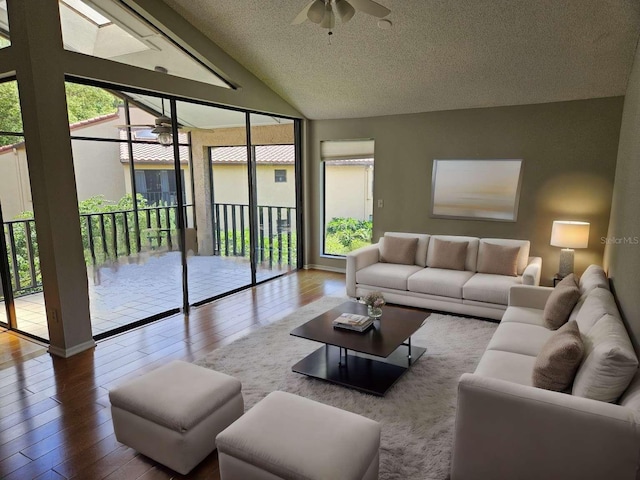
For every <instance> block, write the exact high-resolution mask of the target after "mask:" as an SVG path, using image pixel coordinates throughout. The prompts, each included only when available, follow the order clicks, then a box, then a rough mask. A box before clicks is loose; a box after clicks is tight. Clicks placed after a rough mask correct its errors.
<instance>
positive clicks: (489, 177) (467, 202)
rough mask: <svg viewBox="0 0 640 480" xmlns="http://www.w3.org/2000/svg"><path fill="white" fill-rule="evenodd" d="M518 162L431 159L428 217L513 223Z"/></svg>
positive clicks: (519, 176) (519, 173)
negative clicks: (429, 210) (429, 208)
mask: <svg viewBox="0 0 640 480" xmlns="http://www.w3.org/2000/svg"><path fill="white" fill-rule="evenodd" d="M522 164H523V160H521V159H500V160H435V159H434V160H433V172H432V176H431V182H432V184H431V216H432V217H436V218H461V219H469V220H494V221H501V222H515V221H516V220H517V218H518V202H519V200H520V185H521V184H522Z"/></svg>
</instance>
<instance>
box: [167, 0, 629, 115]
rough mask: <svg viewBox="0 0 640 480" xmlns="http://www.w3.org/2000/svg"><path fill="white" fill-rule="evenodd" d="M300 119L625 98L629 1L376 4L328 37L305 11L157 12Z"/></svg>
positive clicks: (291, 5) (174, 2)
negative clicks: (171, 16) (186, 28)
mask: <svg viewBox="0 0 640 480" xmlns="http://www.w3.org/2000/svg"><path fill="white" fill-rule="evenodd" d="M164 2H165V3H167V4H168V5H169V6H170V7H172V8H173V9H174V10H176V11H177V12H178V13H179V14H180V15H182V16H183V17H184V18H185V19H187V20H188V21H189V22H190V23H191V24H192V25H194V27H195V28H197V29H199V30H200V31H202V32H203V33H204V34H205V35H207V36H208V37H209V38H211V40H213V41H214V42H215V43H217V44H218V45H219V46H220V47H222V48H223V49H224V50H225V51H226V52H227V53H228V54H230V55H231V56H232V57H234V58H235V59H236V60H237V61H238V62H240V63H241V64H242V65H244V66H245V67H246V68H247V69H249V70H250V71H251V72H253V73H254V74H255V75H256V76H257V77H259V78H260V79H261V80H262V81H263V82H264V83H266V84H267V85H268V86H269V87H271V88H272V89H273V90H274V91H275V92H277V93H278V94H279V95H280V96H282V97H283V98H284V99H285V100H287V101H288V102H289V103H290V104H291V105H293V106H294V107H296V108H297V109H298V110H299V111H300V112H301V113H303V114H304V115H305V116H306V117H308V118H310V119H328V118H357V117H369V116H377V115H389V114H401V113H417V112H428V111H436V110H451V109H460V108H474V107H489V106H500V105H520V104H531V103H545V102H555V101H563V100H576V99H584V98H597V97H607V96H615V95H624V93H625V89H626V84H627V78H628V76H629V72H630V69H631V65H632V62H633V56H634V51H635V48H636V43H637V41H638V35H639V32H640V2H638V1H637V0H378V2H379V3H380V4H382V5H384V6H386V7H388V8H390V9H391V14H390V15H389V16H388V17H387V18H388V19H389V20H390V21H391V22H392V24H393V26H392V28H391V29H388V30H382V29H380V28H378V26H377V19H376V18H374V17H371V16H369V15H365V14H363V13H356V15H355V16H354V18H353V19H352V20H351V21H350V22H349V23H346V24H344V25H342V24H340V21H337V22H336V27H335V28H334V29H333V35H332V37H331V44H329V36H328V35H327V30H325V29H322V28H320V27H319V26H318V25H316V24H313V23H311V22H308V21H307V22H305V23H303V24H301V25H291V21H292V20H293V19H294V18H295V16H296V15H297V14H298V12H299V11H300V10H302V9H303V8H304V7H305V6H306V5H307V4H308V0H215V1H211V0H164Z"/></svg>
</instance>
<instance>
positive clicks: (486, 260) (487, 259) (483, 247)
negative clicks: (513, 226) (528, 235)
mask: <svg viewBox="0 0 640 480" xmlns="http://www.w3.org/2000/svg"><path fill="white" fill-rule="evenodd" d="M519 253H520V247H519V246H513V247H511V246H507V245H496V244H494V243H480V254H479V256H478V258H479V260H478V272H479V273H491V274H494V275H508V276H510V277H517V276H518V254H519Z"/></svg>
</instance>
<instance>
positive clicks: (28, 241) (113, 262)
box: [0, 84, 299, 340]
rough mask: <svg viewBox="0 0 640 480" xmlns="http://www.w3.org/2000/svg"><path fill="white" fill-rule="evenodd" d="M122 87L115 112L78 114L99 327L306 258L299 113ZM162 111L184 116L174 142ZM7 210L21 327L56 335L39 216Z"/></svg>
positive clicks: (76, 136) (123, 323) (83, 208)
mask: <svg viewBox="0 0 640 480" xmlns="http://www.w3.org/2000/svg"><path fill="white" fill-rule="evenodd" d="M74 85H76V84H74ZM86 88H88V89H95V90H99V91H101V92H105V90H102V89H101V88H99V87H97V86H95V87H94V86H89V85H87V86H86ZM112 92H113V91H111V90H110V91H109V95H113V93H112ZM113 97H114V100H113V102H114V105H115V107H114V110H115V113H107V114H103V115H101V116H100V117H99V118H97V119H96V120H95V121H93V120H91V119H90V120H85V121H82V122H81V123H82V125H75V124H70V129H71V140H72V150H73V161H74V167H75V173H76V184H77V189H78V204H79V215H80V226H81V235H82V243H83V248H84V259H85V263H86V266H87V281H88V286H89V299H90V312H91V324H92V331H93V335H94V337H98V338H102V337H103V336H107V335H109V334H113V333H117V332H119V331H123V330H124V329H126V328H130V327H135V326H136V325H139V324H142V323H146V322H147V321H152V320H153V319H155V318H160V317H163V316H166V315H170V314H173V313H177V312H179V311H180V310H181V309H184V308H186V307H188V306H189V305H191V306H193V305H199V304H200V303H204V302H206V301H209V300H211V299H214V298H217V297H220V296H223V295H225V294H229V293H231V292H234V291H236V290H239V289H242V288H247V287H249V286H251V285H254V284H256V283H259V282H262V281H265V280H268V279H269V278H273V277H275V276H279V275H282V274H285V273H287V272H289V271H291V270H292V269H295V268H297V266H298V257H299V251H298V250H299V249H298V241H299V238H298V234H297V230H298V227H297V225H298V221H297V218H298V210H299V209H298V206H297V202H298V199H297V192H296V159H295V155H296V154H295V141H296V140H295V139H296V134H295V128H294V127H295V122H294V121H293V120H287V119H282V118H276V117H271V116H262V115H254V114H247V113H245V112H241V111H234V110H225V109H221V108H218V107H213V106H207V105H200V104H192V103H189V102H183V101H175V100H172V101H170V102H169V100H168V99H162V98H161V97H155V96H148V95H143V94H140V93H135V94H133V93H131V94H129V93H123V92H121V96H120V97H116V96H115V95H114V96H113ZM165 102H166V103H165ZM162 112H165V113H166V114H168V115H171V116H172V118H173V119H177V118H178V116H179V118H180V120H179V125H177V128H176V129H174V133H173V135H172V137H173V139H174V140H175V141H176V143H175V145H174V144H173V143H171V144H169V145H164V144H160V142H159V141H158V139H157V138H156V136H155V135H153V134H152V133H151V129H150V127H149V125H151V124H153V122H154V120H155V117H154V116H155V115H156V114H158V115H159V114H160V113H162ZM250 117H251V118H252V121H253V122H254V123H253V124H252V123H250V122H249V118H250ZM249 125H250V127H249V128H251V133H252V135H251V137H249V135H248V134H247V133H248V128H247V127H248V126H249ZM214 127H215V128H214ZM248 138H251V139H252V143H251V144H250V145H249V146H247V139H248ZM265 139H266V141H265ZM258 142H264V143H265V144H259V143H258ZM230 148H232V149H233V150H234V152H235V153H239V155H236V156H235V157H234V158H233V161H231V162H226V161H218V159H217V158H216V157H215V155H214V154H213V152H215V151H216V150H218V151H220V152H222V151H225V150H226V151H228V149H230ZM176 157H177V158H176ZM25 160H26V156H25ZM252 182H253V183H252ZM255 192H260V193H259V195H256V193H255ZM9 218H10V220H6V218H5V221H4V238H5V240H6V251H7V252H6V253H7V259H8V271H9V276H10V280H11V291H12V297H13V306H14V308H15V311H16V313H17V316H19V317H20V319H21V321H20V325H19V328H17V330H19V331H22V332H24V333H27V334H30V335H33V336H35V337H38V338H41V339H44V340H47V339H48V331H47V320H46V313H45V312H46V311H45V306H44V296H43V285H42V275H41V272H40V265H39V260H38V242H37V237H36V233H35V231H36V230H35V220H34V219H33V217H30V216H29V212H26V213H21V214H20V215H16V214H15V212H14V213H13V215H9ZM182 245H184V248H182ZM183 250H184V253H183ZM1 300H4V297H2V298H1ZM2 303H4V302H2ZM0 323H6V322H3V321H2V319H0Z"/></svg>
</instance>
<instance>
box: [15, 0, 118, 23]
mask: <svg viewBox="0 0 640 480" xmlns="http://www.w3.org/2000/svg"><path fill="white" fill-rule="evenodd" d="M61 1H62V3H66V4H67V5H68V6H70V7H71V8H73V9H74V10H75V11H76V12H78V13H80V14H82V15H84V16H85V17H87V18H88V19H89V20H91V21H92V22H93V23H95V24H96V25H98V26H100V27H101V26H103V25H108V24H109V23H111V20H109V19H108V18H107V17H105V16H104V15H101V14H100V13H98V12H97V11H95V10H94V9H93V8H91V7H90V6H89V5H87V4H85V3H83V2H82V1H81V0H61ZM5 2H6V0H5Z"/></svg>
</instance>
